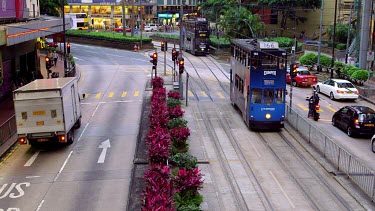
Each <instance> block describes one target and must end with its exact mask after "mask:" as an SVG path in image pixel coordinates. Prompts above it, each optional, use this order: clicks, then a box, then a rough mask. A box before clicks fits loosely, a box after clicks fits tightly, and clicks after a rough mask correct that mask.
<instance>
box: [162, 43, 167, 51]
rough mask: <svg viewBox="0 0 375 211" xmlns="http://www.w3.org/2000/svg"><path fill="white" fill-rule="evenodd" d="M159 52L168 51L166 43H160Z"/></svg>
mask: <svg viewBox="0 0 375 211" xmlns="http://www.w3.org/2000/svg"><path fill="white" fill-rule="evenodd" d="M161 51H168V46H167V42H164V41H162V42H161Z"/></svg>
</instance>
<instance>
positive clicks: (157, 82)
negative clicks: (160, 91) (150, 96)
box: [151, 76, 164, 89]
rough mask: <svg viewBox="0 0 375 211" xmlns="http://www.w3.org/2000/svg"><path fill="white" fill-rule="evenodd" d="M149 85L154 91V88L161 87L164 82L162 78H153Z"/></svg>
mask: <svg viewBox="0 0 375 211" xmlns="http://www.w3.org/2000/svg"><path fill="white" fill-rule="evenodd" d="M151 84H152V87H153V88H154V89H155V88H161V87H163V85H164V80H163V78H161V77H158V76H156V77H154V78H153V79H152V80H151Z"/></svg>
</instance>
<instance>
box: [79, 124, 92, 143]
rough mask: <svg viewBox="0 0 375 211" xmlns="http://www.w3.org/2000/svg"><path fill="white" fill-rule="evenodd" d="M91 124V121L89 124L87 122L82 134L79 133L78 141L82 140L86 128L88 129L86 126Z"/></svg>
mask: <svg viewBox="0 0 375 211" xmlns="http://www.w3.org/2000/svg"><path fill="white" fill-rule="evenodd" d="M89 124H90V123H87V124H86V126H85V128H84V129H83V131H82V133H81V135H79V137H78V141H80V140H81V137H82V135H83V133H84V132H85V130H86V128H87V126H89Z"/></svg>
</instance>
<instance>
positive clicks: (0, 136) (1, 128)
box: [0, 115, 17, 146]
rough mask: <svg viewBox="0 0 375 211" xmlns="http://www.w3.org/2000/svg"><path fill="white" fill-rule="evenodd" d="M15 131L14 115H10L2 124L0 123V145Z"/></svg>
mask: <svg viewBox="0 0 375 211" xmlns="http://www.w3.org/2000/svg"><path fill="white" fill-rule="evenodd" d="M16 132H17V125H16V116H15V115H13V116H12V117H10V118H9V119H8V120H7V121H6V122H5V123H4V124H2V125H0V146H1V145H3V143H4V142H5V141H6V140H8V138H10V137H12V136H13V135H14V134H15V133H16Z"/></svg>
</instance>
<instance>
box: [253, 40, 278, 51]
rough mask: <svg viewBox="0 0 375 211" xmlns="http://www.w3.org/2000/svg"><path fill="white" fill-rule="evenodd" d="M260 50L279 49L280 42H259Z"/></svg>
mask: <svg viewBox="0 0 375 211" xmlns="http://www.w3.org/2000/svg"><path fill="white" fill-rule="evenodd" d="M257 47H258V48H259V49H279V43H278V42H262V41H258V46H257Z"/></svg>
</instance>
